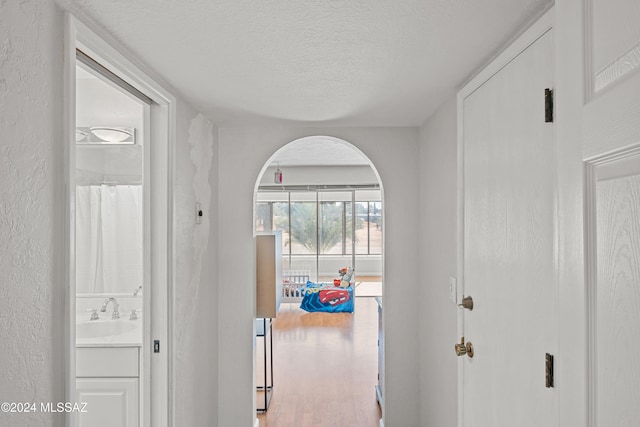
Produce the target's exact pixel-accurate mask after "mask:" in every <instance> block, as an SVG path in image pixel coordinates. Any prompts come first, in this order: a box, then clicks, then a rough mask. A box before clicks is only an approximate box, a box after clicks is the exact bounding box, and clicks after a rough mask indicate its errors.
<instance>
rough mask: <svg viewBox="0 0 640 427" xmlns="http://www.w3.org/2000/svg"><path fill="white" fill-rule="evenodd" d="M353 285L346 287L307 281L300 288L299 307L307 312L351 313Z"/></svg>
mask: <svg viewBox="0 0 640 427" xmlns="http://www.w3.org/2000/svg"><path fill="white" fill-rule="evenodd" d="M353 289H354V287H353V285H352V284H351V285H349V286H348V287H346V288H343V287H340V286H335V285H333V284H324V283H313V282H307V283H306V285H305V287H304V288H303V289H302V301H301V302H300V308H301V309H303V310H305V311H309V312H316V311H321V312H326V313H353V308H354V307H353V297H354V292H353Z"/></svg>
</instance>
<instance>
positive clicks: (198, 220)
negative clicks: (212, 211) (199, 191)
mask: <svg viewBox="0 0 640 427" xmlns="http://www.w3.org/2000/svg"><path fill="white" fill-rule="evenodd" d="M203 216H204V212H202V204H201V203H196V224H202V217H203Z"/></svg>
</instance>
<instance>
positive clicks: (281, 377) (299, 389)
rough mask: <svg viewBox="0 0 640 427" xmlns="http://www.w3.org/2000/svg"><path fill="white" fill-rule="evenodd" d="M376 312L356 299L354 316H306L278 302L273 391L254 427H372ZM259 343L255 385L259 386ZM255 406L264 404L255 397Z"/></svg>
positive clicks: (375, 416) (372, 305) (374, 415)
mask: <svg viewBox="0 0 640 427" xmlns="http://www.w3.org/2000/svg"><path fill="white" fill-rule="evenodd" d="M377 310H378V308H377V304H376V302H375V301H374V299H373V298H366V297H358V298H356V301H355V313H354V314H348V313H307V312H305V311H303V310H300V309H299V308H297V304H296V305H294V304H282V306H281V308H280V312H279V313H278V317H277V319H275V320H274V324H273V361H274V373H273V375H274V388H273V394H272V398H271V404H270V406H269V410H268V411H267V413H266V414H260V415H258V419H259V420H260V427H312V426H313V427H329V426H331V427H350V426H353V427H377V426H378V423H379V420H380V416H381V414H380V408H379V406H378V404H377V401H376V393H375V388H374V387H375V385H376V383H377V375H378V347H377V342H378V311H377ZM261 341H262V340H261V339H258V343H257V357H256V363H257V365H258V366H257V367H256V371H257V374H258V378H257V383H258V385H261V384H263V382H264V380H263V377H262V375H263V368H262V363H263V362H262V346H261V344H262V343H261ZM257 399H258V407H261V406H263V405H264V401H263V400H262V399H264V397H263V395H262V394H261V393H258V395H257Z"/></svg>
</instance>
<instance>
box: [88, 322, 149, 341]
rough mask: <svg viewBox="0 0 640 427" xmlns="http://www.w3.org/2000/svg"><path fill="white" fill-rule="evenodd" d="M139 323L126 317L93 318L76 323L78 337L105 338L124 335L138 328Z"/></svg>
mask: <svg viewBox="0 0 640 427" xmlns="http://www.w3.org/2000/svg"><path fill="white" fill-rule="evenodd" d="M138 323H139V322H135V321H130V320H126V319H120V320H91V321H86V322H82V323H77V324H76V339H80V340H83V339H91V338H105V337H113V336H119V335H124V334H127V333H129V332H132V331H133V330H135V329H137V328H138Z"/></svg>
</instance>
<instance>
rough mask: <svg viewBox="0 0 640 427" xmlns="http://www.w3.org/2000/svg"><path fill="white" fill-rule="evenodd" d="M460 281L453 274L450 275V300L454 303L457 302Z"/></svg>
mask: <svg viewBox="0 0 640 427" xmlns="http://www.w3.org/2000/svg"><path fill="white" fill-rule="evenodd" d="M457 282H458V281H457V280H456V278H455V277H453V276H449V300H450V301H451V302H452V303H454V304H455V303H456V300H457V293H458V289H457V288H458V283H457Z"/></svg>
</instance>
